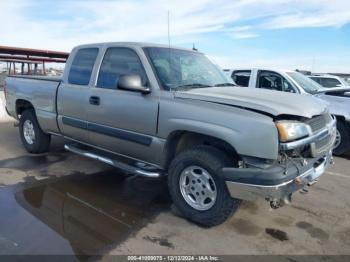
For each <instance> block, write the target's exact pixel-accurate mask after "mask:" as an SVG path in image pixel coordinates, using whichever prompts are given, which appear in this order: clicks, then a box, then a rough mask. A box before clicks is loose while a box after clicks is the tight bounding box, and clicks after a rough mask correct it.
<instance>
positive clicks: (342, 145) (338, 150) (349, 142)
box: [333, 121, 350, 156]
mask: <svg viewBox="0 0 350 262" xmlns="http://www.w3.org/2000/svg"><path fill="white" fill-rule="evenodd" d="M349 149H350V130H349V127H348V126H347V125H346V124H345V123H344V122H342V121H338V122H337V136H336V140H335V144H334V149H333V154H334V155H337V156H339V155H342V154H344V153H345V152H346V151H348V150H349Z"/></svg>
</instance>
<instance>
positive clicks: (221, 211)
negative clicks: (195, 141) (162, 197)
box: [168, 146, 241, 227]
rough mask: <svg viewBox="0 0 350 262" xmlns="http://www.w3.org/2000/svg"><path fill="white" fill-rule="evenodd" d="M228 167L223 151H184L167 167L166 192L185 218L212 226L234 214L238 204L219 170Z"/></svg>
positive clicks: (202, 149) (205, 147)
mask: <svg viewBox="0 0 350 262" xmlns="http://www.w3.org/2000/svg"><path fill="white" fill-rule="evenodd" d="M230 165H232V164H231V163H230V160H229V159H228V158H227V156H226V155H225V154H224V153H223V152H221V151H219V150H217V149H216V148H212V147H209V146H198V147H195V148H192V149H188V150H185V151H183V152H182V153H179V154H178V155H177V156H176V157H175V158H174V160H173V161H172V163H171V165H170V168H169V177H168V186H169V191H170V194H171V197H172V199H173V202H174V205H175V206H176V207H177V208H178V209H179V210H180V211H181V213H182V214H183V215H184V216H185V217H186V218H187V219H189V220H191V221H193V222H195V223H197V224H199V225H202V226H206V227H211V226H215V225H219V224H221V223H223V222H224V221H225V220H227V219H228V218H229V217H230V216H231V215H232V214H233V213H234V212H235V211H237V209H238V208H239V205H240V202H241V201H240V200H239V199H234V198H231V196H230V194H229V192H228V189H227V186H226V183H225V180H224V178H223V174H222V168H223V167H227V166H230Z"/></svg>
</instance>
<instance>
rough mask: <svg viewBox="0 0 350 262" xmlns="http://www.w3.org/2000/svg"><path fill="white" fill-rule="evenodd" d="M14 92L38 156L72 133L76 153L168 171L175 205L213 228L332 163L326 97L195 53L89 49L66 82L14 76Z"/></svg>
mask: <svg viewBox="0 0 350 262" xmlns="http://www.w3.org/2000/svg"><path fill="white" fill-rule="evenodd" d="M5 93H6V108H7V111H8V113H9V114H10V115H11V116H12V117H14V118H16V119H18V120H19V131H20V137H21V139H22V142H23V145H24V147H25V148H26V149H27V150H28V152H30V153H43V152H46V151H48V150H49V145H50V137H51V135H56V136H63V137H65V138H66V139H67V141H69V142H67V144H66V146H65V148H66V149H67V150H69V151H71V152H74V153H77V154H80V155H83V156H86V157H90V158H92V159H96V160H100V161H103V162H105V163H108V164H110V165H112V166H115V167H117V168H120V169H123V170H125V171H126V172H127V173H130V174H136V175H141V176H146V177H150V178H157V177H162V176H167V181H168V187H169V191H170V194H171V196H172V199H173V202H174V204H175V205H176V207H177V208H178V209H179V210H180V211H181V212H182V213H183V215H184V217H186V218H188V219H189V220H191V221H193V222H195V223H198V224H201V225H203V226H214V225H217V224H220V223H222V222H223V221H225V220H226V219H227V218H228V217H230V215H231V214H233V213H234V212H235V211H236V210H237V209H238V207H239V204H240V202H241V200H242V199H243V200H252V201H254V200H256V199H257V198H264V199H266V200H267V201H269V202H270V205H271V207H273V208H277V207H279V206H281V205H283V204H284V203H288V202H289V201H290V200H291V195H292V193H294V192H295V191H297V190H299V189H301V188H303V187H304V186H307V185H312V184H314V183H315V182H316V181H317V179H318V177H319V176H320V175H322V174H323V173H324V171H325V169H326V168H327V167H328V165H329V164H330V163H331V162H332V152H331V151H332V147H333V144H334V141H335V136H336V120H335V119H334V118H332V116H331V115H330V114H329V113H328V109H327V105H326V104H325V103H324V102H322V101H321V100H318V99H317V98H313V97H308V96H299V95H297V94H290V93H282V92H281V93H279V92H273V91H269V90H254V89H252V90H249V89H247V88H240V87H232V84H231V83H230V82H228V80H227V78H226V77H225V76H224V75H223V73H222V72H221V70H220V69H218V68H217V67H216V66H215V65H214V64H212V63H211V62H210V61H209V60H208V59H207V58H206V56H205V55H203V54H202V53H199V52H196V51H192V50H185V49H179V48H168V47H167V46H161V45H154V44H143V43H102V44H90V45H83V46H78V47H76V48H74V49H73V51H72V52H71V55H70V57H69V59H68V61H67V65H66V68H65V71H64V75H63V77H62V78H48V77H47V78H46V77H18V76H11V77H8V78H7V79H6V88H5ZM295 101H298V103H295Z"/></svg>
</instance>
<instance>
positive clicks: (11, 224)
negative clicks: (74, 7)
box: [0, 121, 350, 257]
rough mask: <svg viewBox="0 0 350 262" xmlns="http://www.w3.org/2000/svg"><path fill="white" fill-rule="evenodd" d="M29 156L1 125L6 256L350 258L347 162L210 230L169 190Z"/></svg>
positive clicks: (0, 226) (55, 158)
mask: <svg viewBox="0 0 350 262" xmlns="http://www.w3.org/2000/svg"><path fill="white" fill-rule="evenodd" d="M64 143H65V141H63V140H62V139H59V138H54V139H53V144H52V148H51V152H50V153H49V154H45V155H39V156H31V155H28V154H27V153H26V152H25V151H24V149H23V147H22V145H21V142H20V139H19V135H18V128H17V127H14V123H13V122H6V121H5V122H0V145H1V146H0V200H1V201H0V213H1V215H0V255H1V254H73V255H77V254H85V255H94V254H99V255H101V256H102V257H103V256H104V255H107V254H127V255H130V254H151V255H155V254H177V255H179V254H220V255H223V254H288V255H296V254H311V255H315V254H322V255H324V254H326V255H337V254H348V255H349V254H350V201H349V200H350V190H349V188H350V172H349V170H350V161H349V159H350V158H349V157H347V156H345V157H343V158H336V159H335V165H334V166H333V167H331V169H330V170H329V171H328V172H327V173H326V174H325V175H324V176H322V177H321V179H320V181H319V182H318V183H317V184H316V185H314V186H313V187H311V188H310V191H309V193H306V194H302V193H296V194H295V195H294V197H293V202H292V204H291V205H289V206H285V207H283V208H280V209H277V210H272V209H271V208H270V207H269V205H268V203H266V202H264V201H260V202H257V203H250V202H243V204H242V206H241V208H240V209H239V211H238V212H237V213H236V214H235V215H234V216H233V217H232V218H231V219H230V220H229V221H227V222H226V223H224V224H222V225H220V226H218V227H214V228H211V229H205V228H201V227H198V226H196V225H194V224H192V223H189V222H188V221H186V220H185V219H183V218H181V216H180V215H179V213H178V212H177V211H176V209H175V208H173V206H172V203H171V201H170V199H169V196H168V193H167V191H166V186H165V181H164V180H150V179H145V178H139V177H134V176H131V177H130V176H125V175H123V173H122V172H120V171H118V170H115V169H111V168H110V167H109V166H106V165H104V164H101V163H99V162H96V161H93V160H89V159H85V158H83V157H80V156H77V155H73V154H71V153H68V152H65V151H64V150H63V145H64Z"/></svg>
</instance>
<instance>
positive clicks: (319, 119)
mask: <svg viewBox="0 0 350 262" xmlns="http://www.w3.org/2000/svg"><path fill="white" fill-rule="evenodd" d="M327 118H328V115H320V116H315V117H313V118H311V119H310V120H308V121H306V123H307V124H308V125H309V126H310V127H311V130H312V132H313V133H315V132H317V131H319V130H321V129H323V128H325V126H326V124H327V123H328V121H327Z"/></svg>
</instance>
